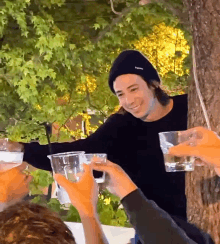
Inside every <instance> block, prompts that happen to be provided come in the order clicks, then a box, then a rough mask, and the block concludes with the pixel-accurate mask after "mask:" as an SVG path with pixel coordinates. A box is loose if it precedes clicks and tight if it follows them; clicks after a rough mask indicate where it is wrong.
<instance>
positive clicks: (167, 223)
mask: <svg viewBox="0 0 220 244" xmlns="http://www.w3.org/2000/svg"><path fill="white" fill-rule="evenodd" d="M121 203H122V205H123V207H124V208H125V210H126V213H127V214H128V216H129V220H130V223H131V224H132V225H133V226H134V228H135V230H136V231H137V234H138V236H139V238H140V240H141V242H143V243H151V244H157V243H164V244H166V243H167V244H176V243H178V244H196V243H199V244H201V243H206V244H208V243H213V242H207V238H206V237H205V236H202V235H200V238H202V240H203V242H195V241H194V240H192V238H191V239H190V238H189V236H188V233H187V234H186V232H185V231H184V230H183V229H182V228H180V227H179V226H178V225H177V224H176V222H175V221H174V220H173V219H172V218H171V216H170V215H169V214H168V213H166V212H165V211H164V210H162V209H161V208H159V207H158V206H157V204H156V203H155V202H154V201H150V200H148V199H147V198H146V197H145V196H144V195H143V193H142V191H141V190H140V189H137V190H135V191H132V192H131V193H129V194H128V195H126V196H125V197H124V198H123V199H122V200H121ZM185 223H186V225H190V224H188V223H187V222H185ZM194 228H195V227H194ZM189 229H190V226H188V230H189ZM197 230H198V229H197ZM199 233H200V234H201V232H200V231H199ZM195 238H197V236H195ZM193 239H194V238H193ZM209 240H211V239H209Z"/></svg>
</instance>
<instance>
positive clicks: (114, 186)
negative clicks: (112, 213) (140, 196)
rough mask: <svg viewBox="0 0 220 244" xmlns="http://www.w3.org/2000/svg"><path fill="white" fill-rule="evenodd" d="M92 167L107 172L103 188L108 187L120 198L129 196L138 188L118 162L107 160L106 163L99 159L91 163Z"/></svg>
mask: <svg viewBox="0 0 220 244" xmlns="http://www.w3.org/2000/svg"><path fill="white" fill-rule="evenodd" d="M91 166H92V169H93V170H97V171H104V172H106V177H105V182H104V183H103V184H102V188H107V189H108V190H109V191H110V192H111V193H112V194H114V195H116V196H118V197H119V198H120V199H122V198H124V197H125V196H127V195H128V194H129V193H131V192H132V191H134V190H136V189H138V187H137V186H136V185H135V184H134V182H133V181H132V180H131V179H130V177H129V176H128V175H127V174H126V173H125V171H124V170H123V169H122V168H121V167H120V166H119V165H117V164H114V163H112V162H111V161H109V160H107V162H106V163H100V161H98V160H93V161H92V163H91Z"/></svg>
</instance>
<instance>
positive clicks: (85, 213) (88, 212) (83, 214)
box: [78, 205, 98, 218]
mask: <svg viewBox="0 0 220 244" xmlns="http://www.w3.org/2000/svg"><path fill="white" fill-rule="evenodd" d="M78 212H79V215H80V218H88V217H89V218H97V217H98V213H97V210H96V209H94V207H93V205H91V206H89V207H87V208H86V209H80V210H78Z"/></svg>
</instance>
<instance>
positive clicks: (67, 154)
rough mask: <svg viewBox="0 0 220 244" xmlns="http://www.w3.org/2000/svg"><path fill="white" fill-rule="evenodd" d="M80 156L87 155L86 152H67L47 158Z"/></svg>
mask: <svg viewBox="0 0 220 244" xmlns="http://www.w3.org/2000/svg"><path fill="white" fill-rule="evenodd" d="M79 154H85V151H75V152H74V151H72V152H65V153H55V154H50V155H47V157H62V156H63V157H65V156H71V155H79Z"/></svg>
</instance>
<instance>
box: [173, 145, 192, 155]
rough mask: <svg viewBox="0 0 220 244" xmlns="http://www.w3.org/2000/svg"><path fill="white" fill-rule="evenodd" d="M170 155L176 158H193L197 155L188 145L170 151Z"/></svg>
mask: <svg viewBox="0 0 220 244" xmlns="http://www.w3.org/2000/svg"><path fill="white" fill-rule="evenodd" d="M169 154H172V155H176V156H193V155H194V154H195V148H193V147H191V146H188V145H184V144H182V145H177V146H174V147H171V148H170V149H169Z"/></svg>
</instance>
